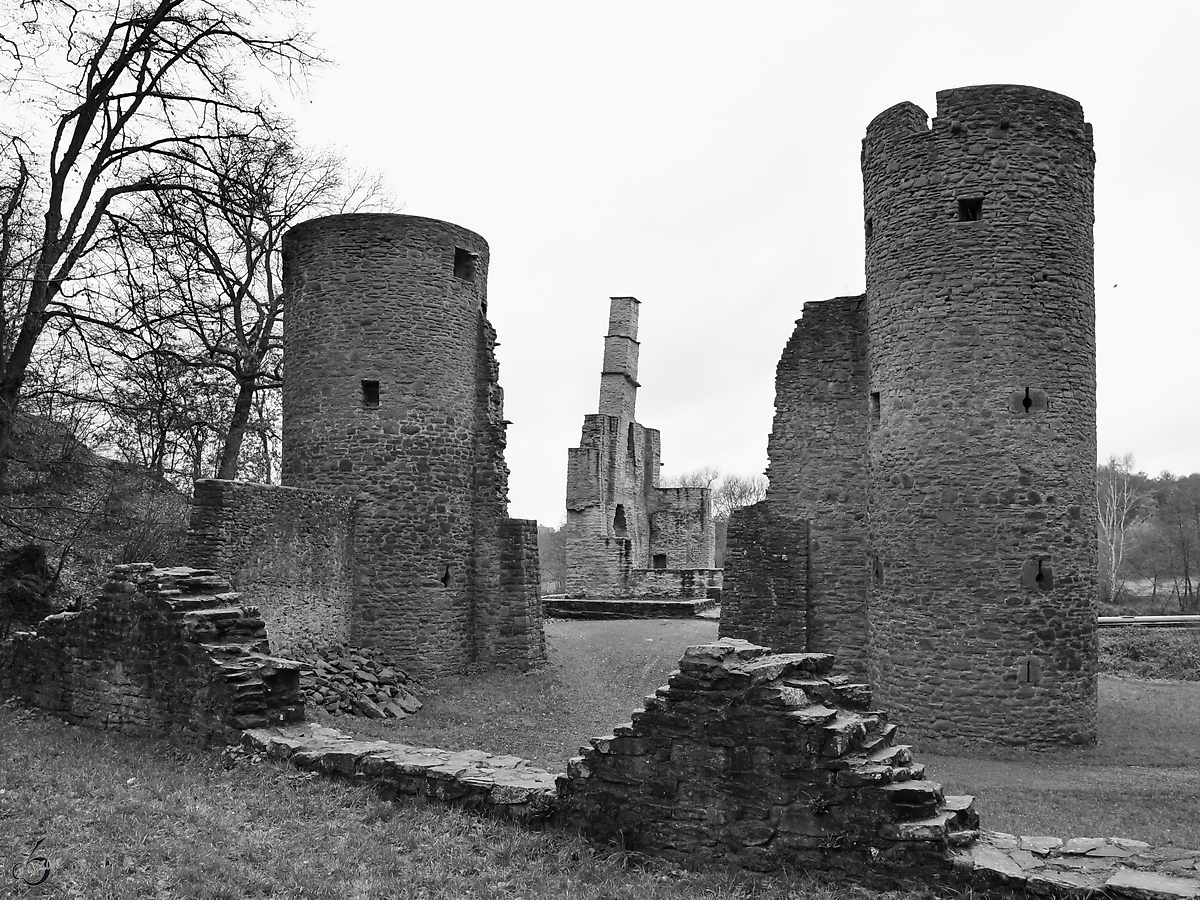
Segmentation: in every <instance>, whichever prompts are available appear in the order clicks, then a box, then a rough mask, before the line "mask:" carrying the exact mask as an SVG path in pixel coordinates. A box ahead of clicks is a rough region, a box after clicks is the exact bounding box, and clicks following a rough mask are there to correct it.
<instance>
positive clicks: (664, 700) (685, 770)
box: [558, 641, 978, 880]
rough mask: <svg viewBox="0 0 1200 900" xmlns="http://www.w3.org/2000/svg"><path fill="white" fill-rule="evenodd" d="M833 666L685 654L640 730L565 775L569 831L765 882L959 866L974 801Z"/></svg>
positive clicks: (790, 658)
mask: <svg viewBox="0 0 1200 900" xmlns="http://www.w3.org/2000/svg"><path fill="white" fill-rule="evenodd" d="M832 665H833V658H832V657H831V656H829V655H827V654H808V653H794V654H782V655H772V654H771V652H770V650H768V649H767V648H764V647H760V646H756V645H753V644H748V643H745V642H740V641H721V642H719V643H716V644H709V645H704V646H699V647H689V648H688V650H687V652H686V653H685V654H684V656H683V659H682V660H680V664H679V666H680V667H679V670H678V671H676V672H674V673H673V674H672V675H671V678H670V683H669V684H668V685H667V686H665V687H662V688H659V689H658V691H657V692H655V694H654V695H652V696H650V697H647V698H646V704H645V708H644V709H642V710H640V711H637V712H635V713H634V714H633V721H632V722H631V723H629V724H627V725H619V726H617V728H616V729H614V731H613V733H612V734H611V735H606V736H604V737H599V738H595V739H593V740H592V742H591V744H592V746H591V747H589V748H587V749H585V750H584V751H583V753H582V755H581V756H578V757H575V758H574V759H572V760H571V761H570V762H569V763H568V767H567V776H566V777H565V778H563V779H561V780H560V791H561V794H562V798H563V799H562V806H561V807H560V810H559V812H558V816H559V817H560V819H561V820H563V821H566V822H569V823H571V824H573V825H575V826H576V827H578V828H579V829H580V830H581V831H583V832H584V833H585V834H586V835H588V836H589V837H592V838H594V839H598V840H603V841H616V842H618V843H619V844H621V845H622V846H624V847H625V848H626V849H629V850H637V851H642V852H646V853H649V854H652V855H656V856H666V857H668V858H672V859H676V860H679V861H680V862H683V863H686V864H692V865H695V864H705V865H711V864H713V863H733V864H736V865H739V866H743V867H746V868H750V869H755V870H769V869H777V868H780V867H784V866H786V867H789V868H803V869H808V870H814V869H815V870H821V869H826V870H828V869H834V870H845V871H850V872H852V873H854V874H857V875H866V876H868V877H869V876H870V875H871V874H873V873H876V872H879V871H880V870H885V871H889V872H890V874H892V875H895V874H896V872H897V870H900V871H903V870H905V869H908V870H915V869H919V870H920V871H921V874H922V877H924V878H928V879H930V880H935V879H937V878H938V872H939V871H941V872H943V873H945V872H948V870H949V869H950V854H949V849H950V847H951V846H952V845H953V844H966V843H970V842H971V841H973V840H974V839H975V837H976V832H975V829H976V828H977V826H978V816H977V815H976V814H975V813H974V811H973V809H972V798H970V797H947V796H945V795H944V794H943V792H942V790H941V787H940V786H939V785H937V784H935V783H933V782H930V781H926V780H925V767H924V766H922V765H921V764H919V763H916V762H914V761H913V759H912V754H911V751H910V748H909V747H907V746H906V745H903V744H897V743H896V742H895V738H896V734H897V729H896V726H895V725H892V724H889V723H888V720H887V715H886V714H885V713H871V712H867V708H868V706H869V704H870V690H869V688H868V687H867V686H866V685H865V684H860V683H853V682H851V681H849V680H848V679H845V678H842V679H839V678H836V677H834V678H831V677H827V673H828V672H829V670H830V668H831V667H832Z"/></svg>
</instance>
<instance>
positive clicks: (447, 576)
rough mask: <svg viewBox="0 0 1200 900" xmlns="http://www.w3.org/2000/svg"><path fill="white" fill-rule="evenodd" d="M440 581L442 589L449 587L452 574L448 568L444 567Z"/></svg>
mask: <svg viewBox="0 0 1200 900" xmlns="http://www.w3.org/2000/svg"><path fill="white" fill-rule="evenodd" d="M441 580H442V587H446V588H448V587H450V581H451V580H452V574H451V572H450V567H449V566H446V571H445V572H443V573H442V579H441Z"/></svg>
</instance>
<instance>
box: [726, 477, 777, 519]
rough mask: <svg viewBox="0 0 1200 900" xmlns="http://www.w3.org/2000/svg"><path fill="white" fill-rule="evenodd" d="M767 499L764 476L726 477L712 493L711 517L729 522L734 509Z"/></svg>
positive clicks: (765, 478)
mask: <svg viewBox="0 0 1200 900" xmlns="http://www.w3.org/2000/svg"><path fill="white" fill-rule="evenodd" d="M766 498H767V476H766V475H726V476H724V477H723V478H722V479H721V481H720V483H719V484H718V485H717V487H716V489H715V490H714V491H713V517H714V518H715V519H716V520H717V521H719V522H727V521H729V517H730V516H731V515H733V511H734V510H735V509H741V508H742V507H743V506H752V505H753V504H755V503H758V502H759V501H760V500H765V499H766Z"/></svg>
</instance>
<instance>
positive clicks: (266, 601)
mask: <svg viewBox="0 0 1200 900" xmlns="http://www.w3.org/2000/svg"><path fill="white" fill-rule="evenodd" d="M354 507H355V500H354V498H353V497H350V496H345V495H333V494H330V493H328V492H326V491H313V490H306V489H304V488H294V487H280V486H278V485H268V484H253V483H250V482H244V481H220V480H217V479H211V478H207V479H201V480H199V481H197V482H196V483H195V493H194V495H193V498H192V517H191V523H190V525H189V528H188V539H187V553H186V558H187V559H189V560H191V561H192V562H193V563H195V564H196V565H197V566H199V567H203V568H206V569H213V570H214V571H217V572H220V573H222V574H223V575H225V576H226V577H228V578H229V580H230V583H231V584H232V585H233V587H234V588H235V589H236V590H240V591H245V592H247V593H248V594H250V595H251V596H253V597H254V600H255V603H257V604H258V607H259V609H260V610H261V611H262V617H263V620H264V621H265V622H266V623H267V626H268V627H269V628H270V631H271V641H272V643H273V644H274V646H275V650H276V651H277V652H279V653H285V654H286V653H296V652H301V651H308V650H320V649H324V648H326V647H333V646H340V645H342V644H345V643H346V642H347V641H348V640H349V638H350V622H351V608H352V603H353V592H354Z"/></svg>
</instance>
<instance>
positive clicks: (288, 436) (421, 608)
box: [283, 214, 544, 675]
mask: <svg viewBox="0 0 1200 900" xmlns="http://www.w3.org/2000/svg"><path fill="white" fill-rule="evenodd" d="M283 254H284V261H283V262H284V277H283V280H284V290H285V291H286V292H287V295H288V318H287V323H286V326H285V329H284V358H285V363H286V367H287V372H286V376H285V378H284V385H283V482H284V484H285V485H287V486H289V487H302V488H308V489H311V490H314V491H318V492H322V493H325V494H326V495H328V496H330V497H333V496H334V495H336V496H339V497H342V498H345V499H341V500H338V501H336V503H337V504H345V503H348V502H350V501H351V500H353V501H357V507H356V510H355V517H354V527H353V529H352V531H353V535H352V542H353V579H354V581H353V592H352V602H351V604H350V607H349V638H350V640H351V642H353V643H356V644H358V645H360V646H370V647H378V648H382V649H386V650H388V651H390V652H393V653H396V654H398V655H403V656H404V657H406V658H407V659H409V660H410V665H411V667H412V668H413V669H414V670H416V671H418V672H420V673H422V674H426V675H437V674H448V673H453V672H461V671H463V670H465V669H466V668H467V667H469V666H471V665H474V664H477V663H482V664H511V665H517V666H520V667H526V666H530V665H534V664H536V663H538V662H540V661H541V660H543V659H544V640H543V638H542V637H541V633H540V629H541V618H540V614H539V613H538V612H537V611H536V607H537V604H538V590H539V587H538V584H539V577H538V572H537V560H536V555H534V556H533V557H532V559H531V558H530V556H529V552H528V546H527V535H526V532H527V531H528V527H527V523H523V522H520V521H518V520H511V519H509V518H508V468H507V466H506V465H505V462H504V447H505V441H506V437H505V428H506V426H507V422H506V421H505V419H504V410H503V397H504V395H503V391H502V389H501V388H500V384H499V368H498V365H497V363H496V357H495V344H496V332H495V330H494V329H493V328H492V326H491V324H490V323H489V322H488V320H487V315H486V314H487V271H488V246H487V242H486V241H484V240H483V238H482V237H480V236H479V235H477V234H475V233H473V232H471V231H468V230H466V229H464V228H460V227H458V226H456V225H452V224H450V223H447V222H439V221H436V220H433V219H423V218H419V217H416V216H397V215H367V214H357V215H345V216H328V217H325V218H321V219H315V220H312V221H309V222H305V223H303V224H302V225H299V226H297V227H296V228H293V229H292V230H291V231H290V232H288V234H287V235H286V236H285V239H284V248H283Z"/></svg>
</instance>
